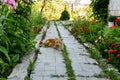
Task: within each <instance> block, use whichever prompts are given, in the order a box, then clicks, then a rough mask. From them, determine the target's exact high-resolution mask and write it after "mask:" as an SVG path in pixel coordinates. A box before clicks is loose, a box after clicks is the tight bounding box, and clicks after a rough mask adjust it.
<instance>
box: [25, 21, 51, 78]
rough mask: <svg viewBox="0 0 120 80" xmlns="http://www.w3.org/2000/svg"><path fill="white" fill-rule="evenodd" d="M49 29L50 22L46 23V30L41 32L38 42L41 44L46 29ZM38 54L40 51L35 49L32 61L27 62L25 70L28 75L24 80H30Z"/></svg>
mask: <svg viewBox="0 0 120 80" xmlns="http://www.w3.org/2000/svg"><path fill="white" fill-rule="evenodd" d="M49 27H50V22H49V21H48V23H47V28H46V30H45V31H44V32H43V34H42V38H41V40H40V42H41V41H42V40H44V38H45V36H46V32H47V29H48V28H49ZM38 53H40V51H39V49H36V50H35V55H34V59H33V61H30V62H29V66H28V68H27V72H28V74H27V76H26V77H25V80H31V78H30V75H31V73H32V71H33V70H34V64H35V62H36V60H37V56H38Z"/></svg>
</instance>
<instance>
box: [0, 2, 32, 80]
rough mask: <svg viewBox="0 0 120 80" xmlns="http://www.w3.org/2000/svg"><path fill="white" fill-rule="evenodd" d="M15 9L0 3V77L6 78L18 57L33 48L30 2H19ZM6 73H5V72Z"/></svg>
mask: <svg viewBox="0 0 120 80" xmlns="http://www.w3.org/2000/svg"><path fill="white" fill-rule="evenodd" d="M16 3H17V8H15V9H12V8H11V6H8V5H6V4H5V3H3V2H0V77H1V78H3V77H7V76H8V74H9V73H10V72H11V68H12V67H14V65H15V64H16V63H17V62H18V61H19V59H20V57H22V56H23V55H25V53H26V52H27V51H28V50H29V49H30V47H31V46H33V39H32V38H33V37H32V30H31V26H30V21H29V20H30V15H31V5H32V1H29V2H26V1H23V0H19V1H17V2H16ZM6 71H7V72H6Z"/></svg>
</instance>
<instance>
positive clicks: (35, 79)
mask: <svg viewBox="0 0 120 80" xmlns="http://www.w3.org/2000/svg"><path fill="white" fill-rule="evenodd" d="M46 26H47V25H45V26H44V27H43V29H42V31H41V32H40V33H39V34H38V36H37V37H36V42H37V43H36V48H37V49H39V51H40V53H41V54H38V58H37V60H36V63H35V66H34V70H33V71H32V73H31V75H30V78H31V80H70V79H68V76H67V73H66V72H67V70H66V66H65V64H64V63H63V62H64V59H63V56H62V52H61V51H58V50H55V49H53V48H45V47H41V48H39V41H40V40H41V38H42V33H43V32H44V31H45V30H47V27H46ZM57 27H58V30H59V32H60V34H61V37H62V38H63V42H64V44H65V45H66V49H67V52H68V54H69V59H70V60H71V62H72V63H71V66H72V69H73V70H74V74H75V76H76V80H108V79H106V78H97V77H95V75H99V74H100V73H101V72H102V70H101V68H100V67H99V66H98V63H97V62H96V60H94V59H92V58H90V57H89V53H88V52H87V50H86V49H85V48H84V46H83V45H82V44H80V43H78V41H77V40H76V39H75V38H74V37H73V36H72V35H71V34H70V33H69V32H68V31H67V30H66V29H65V28H64V27H63V26H62V25H61V24H59V22H57ZM58 37H59V36H58V32H57V30H56V27H55V25H54V22H51V23H50V27H49V29H48V30H47V33H46V37H45V39H44V40H43V42H44V41H45V40H46V39H48V38H58ZM31 53H33V54H30V55H29V56H27V58H26V57H25V58H24V59H23V60H22V63H20V64H18V65H16V67H15V68H14V69H13V72H12V73H11V74H10V76H8V79H7V80H24V77H25V76H26V75H27V67H28V65H29V61H30V60H33V57H34V55H35V53H34V52H31ZM95 64H96V65H95Z"/></svg>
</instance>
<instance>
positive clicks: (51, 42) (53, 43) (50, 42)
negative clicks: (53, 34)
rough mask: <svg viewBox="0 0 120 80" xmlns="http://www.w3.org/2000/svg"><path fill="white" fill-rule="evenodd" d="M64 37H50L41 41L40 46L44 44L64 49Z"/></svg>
mask: <svg viewBox="0 0 120 80" xmlns="http://www.w3.org/2000/svg"><path fill="white" fill-rule="evenodd" d="M62 40H63V39H61V38H55V39H53V38H50V39H47V40H46V41H45V42H44V43H42V42H41V43H40V44H39V45H40V47H42V46H45V47H52V48H54V49H57V50H62V49H63V42H62Z"/></svg>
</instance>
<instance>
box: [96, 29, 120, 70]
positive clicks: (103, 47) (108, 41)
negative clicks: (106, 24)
mask: <svg viewBox="0 0 120 80" xmlns="http://www.w3.org/2000/svg"><path fill="white" fill-rule="evenodd" d="M119 32H120V28H119V27H116V28H110V29H109V28H105V29H104V30H103V31H102V32H101V35H102V38H101V40H100V42H99V43H97V44H96V45H97V48H98V50H99V51H100V52H101V54H102V56H103V57H104V58H106V59H108V62H109V63H111V64H113V66H115V67H116V68H118V69H119V70H120V65H119V64H120V42H119V40H120V38H119V36H120V33H119Z"/></svg>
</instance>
